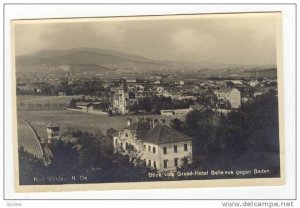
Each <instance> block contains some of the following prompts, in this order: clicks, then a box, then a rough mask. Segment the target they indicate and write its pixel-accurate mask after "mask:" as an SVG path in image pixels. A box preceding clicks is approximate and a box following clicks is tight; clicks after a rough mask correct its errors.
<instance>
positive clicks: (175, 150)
mask: <svg viewBox="0 0 300 208" xmlns="http://www.w3.org/2000/svg"><path fill="white" fill-rule="evenodd" d="M174 152H175V153H177V145H175V146H174Z"/></svg>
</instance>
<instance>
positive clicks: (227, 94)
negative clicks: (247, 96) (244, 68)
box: [215, 88, 241, 109]
mask: <svg viewBox="0 0 300 208" xmlns="http://www.w3.org/2000/svg"><path fill="white" fill-rule="evenodd" d="M215 94H216V96H217V97H218V100H219V101H224V102H228V103H229V104H230V106H231V108H234V109H236V108H239V107H240V106H241V93H240V91H239V90H238V89H236V88H225V89H221V90H216V91H215Z"/></svg>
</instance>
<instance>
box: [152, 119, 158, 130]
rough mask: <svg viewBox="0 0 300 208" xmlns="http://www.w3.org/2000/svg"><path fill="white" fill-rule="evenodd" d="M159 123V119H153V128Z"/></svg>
mask: <svg viewBox="0 0 300 208" xmlns="http://www.w3.org/2000/svg"><path fill="white" fill-rule="evenodd" d="M157 124H158V120H157V119H154V120H153V128H154V127H155V126H156V125H157Z"/></svg>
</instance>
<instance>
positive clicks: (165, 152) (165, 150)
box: [163, 147, 167, 155]
mask: <svg viewBox="0 0 300 208" xmlns="http://www.w3.org/2000/svg"><path fill="white" fill-rule="evenodd" d="M163 151H164V155H166V154H167V147H164V148H163Z"/></svg>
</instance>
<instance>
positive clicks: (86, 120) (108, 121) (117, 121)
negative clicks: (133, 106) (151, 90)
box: [18, 110, 170, 134]
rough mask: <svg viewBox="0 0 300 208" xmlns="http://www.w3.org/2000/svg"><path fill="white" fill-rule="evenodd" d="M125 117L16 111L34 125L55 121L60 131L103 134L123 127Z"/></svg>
mask: <svg viewBox="0 0 300 208" xmlns="http://www.w3.org/2000/svg"><path fill="white" fill-rule="evenodd" d="M127 117H128V116H108V117H106V116H102V115H94V114H87V113H81V112H75V111H68V110H57V111H56V110H46V111H18V118H22V119H26V120H28V121H30V122H31V123H32V124H34V125H47V124H48V123H49V122H51V121H55V122H56V123H58V124H59V125H60V128H61V130H62V131H63V130H66V129H68V128H73V129H81V130H86V131H99V130H100V131H101V132H102V133H103V134H106V131H107V129H109V128H114V129H117V130H120V129H122V128H124V127H125V126H126V124H127ZM131 117H133V116H131ZM147 117H152V118H154V117H155V118H158V119H159V118H164V119H166V123H168V120H169V119H170V118H166V117H163V116H160V115H149V116H147ZM135 119H136V118H133V121H134V120H135ZM18 123H19V121H18Z"/></svg>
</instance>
